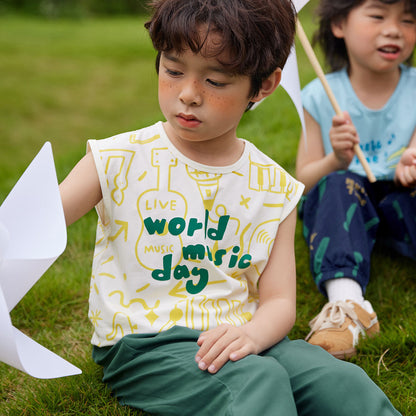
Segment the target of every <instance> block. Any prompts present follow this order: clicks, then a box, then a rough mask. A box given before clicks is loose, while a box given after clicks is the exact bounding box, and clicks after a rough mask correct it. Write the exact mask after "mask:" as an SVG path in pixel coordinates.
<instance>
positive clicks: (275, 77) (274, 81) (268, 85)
mask: <svg viewBox="0 0 416 416" xmlns="http://www.w3.org/2000/svg"><path fill="white" fill-rule="evenodd" d="M281 79H282V70H281V69H280V68H276V69H275V70H274V71H273V72H272V73H271V74H270V75H269V76H268V77H267V78H266V79H265V80H264V81H263V82H262V84H261V87H260V91H259V92H258V94H257V95H256V96H255V97H252V98H250V101H253V102H255V103H256V102H258V101H261V100H262V99H263V98H266V97H268V96H269V95H270V94H271V93H272V92H273V91H274V90H275V89H276V88H277V86H278V85H279V84H280V80H281Z"/></svg>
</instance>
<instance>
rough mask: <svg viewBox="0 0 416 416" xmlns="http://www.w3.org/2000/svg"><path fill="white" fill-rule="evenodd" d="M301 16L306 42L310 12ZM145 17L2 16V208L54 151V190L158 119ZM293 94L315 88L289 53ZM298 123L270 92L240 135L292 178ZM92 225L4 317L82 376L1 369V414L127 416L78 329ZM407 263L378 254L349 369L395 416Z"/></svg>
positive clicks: (297, 331) (406, 390)
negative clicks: (44, 150)
mask: <svg viewBox="0 0 416 416" xmlns="http://www.w3.org/2000/svg"><path fill="white" fill-rule="evenodd" d="M315 3H316V2H315V1H312V3H311V4H310V5H309V6H308V7H307V8H306V9H305V10H304V11H302V13H301V19H302V23H303V25H304V27H305V30H306V32H307V33H308V34H309V36H310V35H311V33H312V31H313V22H312V21H311V18H310V9H311V8H312V7H313V5H314V4H315ZM143 23H144V18H143V19H142V18H117V19H85V20H43V19H37V18H28V17H13V16H0V56H1V57H2V58H1V59H0V119H1V122H0V141H1V147H0V149H1V151H0V202H1V201H3V200H4V198H5V197H6V195H7V194H8V192H9V191H10V190H11V188H12V187H13V185H14V184H15V182H16V180H17V179H18V178H19V177H20V175H21V174H22V173H23V171H24V169H25V168H26V167H27V165H28V164H29V163H30V161H31V160H32V159H33V157H34V156H35V155H36V153H37V152H38V151H39V150H40V148H41V147H42V145H43V143H44V142H45V141H46V140H49V141H51V143H52V147H53V151H54V156H55V163H56V168H57V173H58V178H59V180H60V181H61V180H63V179H64V177H65V176H66V175H67V174H68V173H69V171H70V169H71V168H72V167H73V165H74V164H75V163H76V162H77V161H78V160H79V159H80V158H81V157H82V155H83V154H84V152H85V143H86V140H87V139H89V138H95V139H99V138H104V137H108V136H111V135H113V134H115V133H119V132H123V131H128V130H134V129H137V128H140V127H143V126H146V125H148V124H150V123H153V122H155V121H157V120H159V119H160V118H161V113H160V111H159V108H158V104H157V91H156V87H157V78H156V74H155V70H154V58H155V53H154V51H153V49H152V46H151V43H150V41H149V40H148V38H147V34H146V32H145V30H144V29H143ZM297 51H298V61H299V68H300V73H301V83H302V85H304V84H306V83H307V82H308V81H310V80H311V79H312V78H314V77H315V75H314V73H313V70H312V69H311V67H310V65H309V63H308V61H307V59H306V58H305V56H304V54H303V51H302V48H301V47H300V46H298V48H297ZM299 134H300V123H299V120H298V117H297V114H296V111H295V108H294V106H293V104H292V103H291V101H290V99H289V98H288V96H287V95H286V93H285V92H284V91H283V90H282V89H280V88H279V90H278V91H277V92H276V93H275V94H274V95H273V96H272V97H269V98H268V99H267V100H265V102H263V103H262V104H261V105H260V106H259V107H258V108H257V109H256V110H254V111H252V112H249V113H247V114H246V115H245V116H244V118H243V121H242V123H241V126H240V128H239V136H241V137H245V138H248V139H250V140H251V141H253V142H254V143H255V144H256V145H257V146H258V147H259V148H260V149H262V150H263V151H265V152H266V153H268V154H269V155H270V156H271V157H273V158H274V159H276V160H277V161H278V162H279V163H280V164H281V165H282V166H283V167H284V168H286V169H287V170H288V171H289V172H291V173H292V174H293V173H294V167H295V155H296V147H297V141H298V137H299ZM95 225H96V215H95V213H94V212H91V213H90V214H88V215H87V216H85V217H84V218H82V219H81V220H79V221H78V222H77V223H75V224H74V225H72V226H71V227H69V229H68V245H67V249H66V251H65V252H64V254H63V255H62V256H61V257H60V258H59V259H58V260H57V261H56V262H55V264H54V265H53V266H52V267H51V268H50V269H49V270H48V272H47V273H46V274H45V275H44V276H43V277H42V278H41V279H40V280H39V282H38V283H37V284H36V285H35V286H34V287H33V288H32V289H31V290H30V292H29V293H28V294H27V295H26V296H25V297H24V298H23V300H22V301H21V302H20V303H19V304H18V305H17V306H16V307H15V308H14V310H13V311H12V313H11V316H12V321H13V324H14V326H16V327H17V328H18V329H20V330H22V331H24V332H25V333H27V334H29V335H30V336H31V337H32V338H34V339H35V340H36V341H37V342H39V343H40V344H42V345H44V346H45V347H47V348H49V349H51V350H53V351H54V352H56V353H57V354H59V355H61V356H62V357H64V358H66V359H67V360H69V361H70V362H72V363H73V364H74V365H76V366H78V367H80V368H81V369H82V370H83V374H82V375H79V376H74V377H67V378H61V379H56V380H37V379H34V378H32V377H30V376H28V375H26V374H24V373H22V372H20V371H18V370H15V369H13V368H11V367H9V366H7V365H5V364H3V363H0V415H5V416H8V415H10V416H11V415H13V416H14V415H16V416H21V415H42V416H44V415H55V414H59V415H76V414H82V413H83V414H86V415H133V414H134V415H136V414H141V412H137V411H133V410H130V409H126V408H122V407H121V406H119V405H118V403H117V401H116V400H115V399H114V398H112V397H111V395H110V393H109V392H108V391H107V390H106V388H105V386H104V384H103V383H102V382H101V369H100V368H99V367H98V366H97V365H95V364H94V363H93V361H92V358H91V345H90V336H91V332H92V331H91V326H90V323H89V321H88V319H87V310H88V293H89V278H90V268H91V261H92V251H93V247H94V242H95ZM296 253H297V274H298V319H297V323H296V325H295V327H294V328H293V330H292V332H291V334H290V336H291V337H292V338H303V337H305V335H306V334H307V333H308V325H307V323H308V321H309V320H310V319H312V317H313V316H315V315H316V314H317V313H318V312H319V311H320V309H321V307H322V306H323V304H324V303H325V299H324V298H323V297H322V296H321V295H320V294H319V293H318V292H317V289H316V288H315V285H314V284H313V282H312V279H311V276H310V272H309V265H308V252H307V246H306V243H305V242H304V240H303V238H302V234H301V223H300V222H298V226H297V241H296ZM414 270H415V264H414V263H413V262H412V261H410V260H407V259H403V258H397V257H394V256H392V255H390V254H389V253H386V252H383V251H382V250H381V249H377V250H376V252H375V253H374V260H373V266H372V280H371V284H370V286H369V289H368V292H367V298H368V299H369V300H370V301H371V302H372V304H373V306H374V308H375V310H376V311H377V313H378V316H379V319H380V322H381V334H380V335H379V336H378V337H376V338H374V339H370V340H368V341H367V342H365V343H363V344H362V345H361V346H360V347H359V352H358V355H357V357H355V358H353V359H351V361H353V362H355V363H357V364H358V365H360V366H361V367H363V368H364V369H365V370H366V371H367V373H368V374H369V375H370V376H371V377H372V379H373V380H374V381H375V382H376V383H377V384H378V385H379V386H380V387H381V388H382V389H383V390H384V391H385V392H386V393H387V395H388V396H389V397H390V398H391V400H392V402H393V404H394V405H395V406H396V407H397V408H398V409H399V410H400V411H401V412H402V413H403V414H404V415H414V414H416V398H415V397H416V394H415V393H416V375H415V365H416V352H415V351H416V349H415V344H416V335H415V334H416V331H415V326H416V323H415V322H416V312H415V305H414V304H415V293H416V279H415V273H414Z"/></svg>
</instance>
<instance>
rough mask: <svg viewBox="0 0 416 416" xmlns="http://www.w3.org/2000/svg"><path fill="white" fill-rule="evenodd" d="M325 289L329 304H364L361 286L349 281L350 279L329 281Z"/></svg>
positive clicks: (343, 278)
mask: <svg viewBox="0 0 416 416" xmlns="http://www.w3.org/2000/svg"><path fill="white" fill-rule="evenodd" d="M325 288H326V293H327V294H328V300H329V302H336V301H337V300H342V301H346V300H352V301H354V302H356V303H358V304H359V305H362V304H363V303H364V297H363V291H362V289H361V286H360V285H359V284H358V283H357V282H356V281H355V280H353V279H349V278H348V277H341V278H338V279H331V280H327V281H326V282H325Z"/></svg>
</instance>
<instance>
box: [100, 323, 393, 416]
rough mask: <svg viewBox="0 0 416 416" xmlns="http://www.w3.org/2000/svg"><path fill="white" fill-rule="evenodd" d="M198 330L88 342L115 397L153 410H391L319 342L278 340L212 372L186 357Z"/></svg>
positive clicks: (241, 413)
mask: <svg viewBox="0 0 416 416" xmlns="http://www.w3.org/2000/svg"><path fill="white" fill-rule="evenodd" d="M199 334H200V331H195V330H191V329H188V328H182V327H174V328H172V329H170V330H168V331H166V332H162V333H160V334H157V335H154V334H152V335H136V334H134V335H127V336H125V337H124V338H123V339H121V340H120V341H119V342H118V343H117V344H116V345H114V346H112V347H103V348H98V347H94V350H93V358H94V360H95V361H96V362H97V363H98V364H100V365H102V366H103V369H104V378H103V381H104V382H105V383H107V384H108V385H109V387H110V388H111V390H112V391H113V393H114V394H115V396H116V397H117V398H118V400H119V402H120V403H121V404H123V405H128V406H131V407H134V408H138V409H142V410H144V411H146V412H149V413H153V414H158V415H174V416H178V415H181V416H182V415H192V416H196V415H201V416H205V415H206V416H222V415H238V416H259V415H261V416H271V415H282V416H292V415H302V416H303V415H305V416H306V415H315V416H331V415H334V416H344V415H345V416H347V415H348V416H351V415H365V416H387V415H399V414H400V413H399V412H397V410H395V409H394V407H393V406H392V404H391V403H390V402H389V400H388V399H387V397H386V396H385V394H384V393H383V392H382V391H381V390H380V389H379V388H378V387H377V386H376V384H374V383H373V382H372V381H371V379H370V378H369V377H368V376H367V374H366V373H365V372H364V371H363V370H362V369H361V368H360V367H358V366H356V365H354V364H351V363H348V362H345V361H340V360H338V359H336V358H333V357H332V356H331V355H330V354H328V353H327V352H326V351H324V350H323V349H322V348H320V347H316V346H313V345H310V344H308V343H306V342H304V341H300V340H298V341H289V339H287V338H286V339H284V340H283V341H281V342H280V343H279V344H277V345H275V346H274V347H272V348H270V349H269V350H267V351H265V352H263V353H262V354H260V355H250V356H248V357H246V358H244V359H242V360H240V361H236V362H228V363H227V364H226V365H225V366H224V367H223V368H222V369H221V370H220V371H219V372H218V373H217V374H214V375H212V374H209V373H207V372H204V371H201V370H200V369H199V368H198V366H197V364H196V363H195V360H194V357H195V355H196V353H197V351H198V346H197V344H196V340H197V339H198V336H199Z"/></svg>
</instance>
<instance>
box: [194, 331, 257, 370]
mask: <svg viewBox="0 0 416 416" xmlns="http://www.w3.org/2000/svg"><path fill="white" fill-rule="evenodd" d="M197 344H198V345H199V346H200V347H201V348H200V349H199V351H198V353H197V354H196V356H195V361H196V362H197V363H198V367H199V368H200V369H201V370H208V372H210V373H212V374H214V373H216V372H217V371H218V370H219V369H220V368H221V367H222V366H223V365H224V364H225V363H226V362H227V361H228V360H231V361H238V360H241V359H242V358H244V357H246V356H247V355H249V354H257V353H258V351H257V346H256V343H255V342H254V340H252V339H251V338H250V336H249V335H248V334H247V331H245V327H244V326H241V327H234V326H232V325H226V324H223V325H220V326H219V327H217V328H214V329H210V330H209V331H206V332H203V333H202V334H201V335H200V336H199V338H198V341H197Z"/></svg>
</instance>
